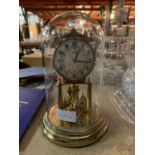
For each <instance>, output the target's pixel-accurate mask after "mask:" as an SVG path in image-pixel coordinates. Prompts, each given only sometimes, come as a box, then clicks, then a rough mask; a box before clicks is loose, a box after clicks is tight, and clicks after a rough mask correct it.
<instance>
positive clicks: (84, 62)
mask: <svg viewBox="0 0 155 155" xmlns="http://www.w3.org/2000/svg"><path fill="white" fill-rule="evenodd" d="M73 62H74V63H75V62H83V63H91V61H84V60H73Z"/></svg>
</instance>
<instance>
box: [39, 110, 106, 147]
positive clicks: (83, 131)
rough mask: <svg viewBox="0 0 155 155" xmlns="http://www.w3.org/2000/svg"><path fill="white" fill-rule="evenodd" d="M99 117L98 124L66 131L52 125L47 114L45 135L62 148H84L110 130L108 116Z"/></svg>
mask: <svg viewBox="0 0 155 155" xmlns="http://www.w3.org/2000/svg"><path fill="white" fill-rule="evenodd" d="M98 112H100V111H98ZM99 116H100V117H99V118H98V120H97V121H96V122H94V123H92V124H91V125H88V126H87V127H84V128H74V129H65V128H64V127H60V126H57V125H55V124H54V123H52V122H51V121H50V120H49V117H48V113H47V112H46V113H45V115H44V117H43V126H42V127H43V133H44V135H45V136H46V137H47V138H48V139H49V140H51V141H52V142H53V143H55V144H58V145H61V146H65V147H83V146H86V145H90V144H92V143H94V142H96V141H97V140H99V139H100V138H101V137H102V136H103V135H104V134H105V132H106V131H107V128H108V123H107V118H106V116H105V115H103V114H100V115H99Z"/></svg>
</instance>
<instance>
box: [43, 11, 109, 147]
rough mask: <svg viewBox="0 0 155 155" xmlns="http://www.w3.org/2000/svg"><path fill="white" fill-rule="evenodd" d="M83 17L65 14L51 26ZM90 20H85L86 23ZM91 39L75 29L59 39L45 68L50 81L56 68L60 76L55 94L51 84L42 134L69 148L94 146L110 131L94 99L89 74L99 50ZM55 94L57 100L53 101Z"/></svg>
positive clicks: (48, 90) (75, 14)
mask: <svg viewBox="0 0 155 155" xmlns="http://www.w3.org/2000/svg"><path fill="white" fill-rule="evenodd" d="M81 16H82V17H83V18H84V19H85V18H86V17H87V16H86V15H85V14H84V15H83V14H82V13H75V12H72V13H65V14H63V15H60V16H58V17H56V19H54V20H53V21H52V22H51V23H52V24H54V25H56V24H55V23H56V22H58V21H61V19H62V17H64V18H65V19H67V20H70V17H71V19H72V21H73V19H74V18H75V19H76V18H80V19H81ZM60 17H61V18H60ZM73 17H74V18H73ZM87 18H90V17H87ZM87 20H88V19H87ZM87 20H86V19H85V21H86V23H87ZM89 20H90V22H91V23H92V20H91V19H89ZM52 24H49V26H51V25H52ZM48 32H49V31H48ZM96 32H97V31H96ZM91 37H92V36H91ZM91 37H88V36H86V35H84V34H82V33H79V32H78V30H77V29H76V28H75V27H72V28H71V30H70V31H69V32H68V33H66V34H65V35H61V38H59V39H57V40H59V41H58V42H57V46H56V47H55V51H54V55H53V59H52V63H50V65H48V66H47V69H46V70H47V75H46V78H47V81H48V82H49V81H50V71H49V70H50V69H51V67H52V66H53V68H54V69H55V71H56V72H57V74H58V82H57V83H56V84H55V86H54V88H55V89H56V91H55V92H54V91H52V87H51V86H50V87H49V85H48V88H47V90H46V92H47V97H46V98H47V101H46V102H47V108H48V111H47V112H46V113H45V115H44V118H43V132H44V134H45V135H46V137H48V138H49V139H50V140H51V141H52V142H54V143H56V144H59V145H62V146H66V147H82V146H85V145H89V144H92V143H94V142H95V141H97V140H98V139H99V138H100V137H101V136H103V135H104V133H105V132H106V131H107V118H106V116H105V114H103V113H102V112H100V109H99V107H98V106H97V104H96V103H94V100H93V92H92V89H93V81H92V79H91V76H90V74H91V72H92V71H93V69H94V66H95V63H96V48H94V47H93V46H92V44H91V43H90V41H94V40H95V41H96V39H94V38H93V39H94V40H93V39H92V38H91ZM50 45H51V44H50ZM48 50H49V49H48ZM45 64H46V63H45ZM51 64H52V66H51ZM98 93H99V92H98ZM54 94H56V96H57V97H56V99H53V98H52V95H54Z"/></svg>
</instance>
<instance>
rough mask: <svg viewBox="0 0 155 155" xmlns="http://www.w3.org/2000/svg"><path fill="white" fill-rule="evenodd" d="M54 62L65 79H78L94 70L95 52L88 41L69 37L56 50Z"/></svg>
mask: <svg viewBox="0 0 155 155" xmlns="http://www.w3.org/2000/svg"><path fill="white" fill-rule="evenodd" d="M53 64H54V67H55V69H56V71H57V72H58V73H59V74H60V75H61V76H63V77H64V78H65V79H67V80H71V81H78V80H81V79H83V78H84V77H85V76H87V75H88V74H89V73H90V72H91V71H92V70H93V68H94V64H95V53H94V51H93V49H92V47H91V46H90V45H89V44H88V43H87V42H86V41H84V40H82V39H77V38H72V39H67V40H66V41H64V42H62V43H61V44H60V45H59V46H58V47H57V49H56V50H55V53H54V57H53Z"/></svg>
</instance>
